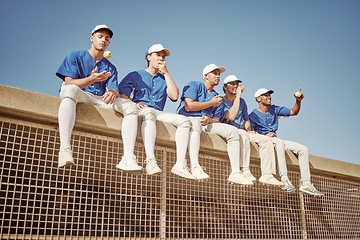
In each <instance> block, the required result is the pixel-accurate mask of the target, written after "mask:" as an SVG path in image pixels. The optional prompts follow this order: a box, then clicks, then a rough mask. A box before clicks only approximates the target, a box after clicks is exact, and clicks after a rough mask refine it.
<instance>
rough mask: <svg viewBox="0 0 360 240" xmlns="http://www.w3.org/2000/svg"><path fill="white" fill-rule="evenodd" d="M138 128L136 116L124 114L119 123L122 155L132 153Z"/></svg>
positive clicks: (130, 154)
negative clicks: (122, 148) (122, 147)
mask: <svg viewBox="0 0 360 240" xmlns="http://www.w3.org/2000/svg"><path fill="white" fill-rule="evenodd" d="M137 128H138V116H137V115H135V114H131V115H126V116H124V119H123V122H122V125H121V133H122V134H121V138H122V140H123V146H124V156H132V155H134V149H135V142H136V134H137Z"/></svg>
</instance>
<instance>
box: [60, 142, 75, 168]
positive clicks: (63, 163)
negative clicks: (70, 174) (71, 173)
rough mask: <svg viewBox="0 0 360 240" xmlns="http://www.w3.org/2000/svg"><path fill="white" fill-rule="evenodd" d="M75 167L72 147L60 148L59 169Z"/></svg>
mask: <svg viewBox="0 0 360 240" xmlns="http://www.w3.org/2000/svg"><path fill="white" fill-rule="evenodd" d="M72 165H75V162H74V158H73V157H72V151H71V148H70V147H66V148H60V152H59V160H58V167H67V166H72Z"/></svg>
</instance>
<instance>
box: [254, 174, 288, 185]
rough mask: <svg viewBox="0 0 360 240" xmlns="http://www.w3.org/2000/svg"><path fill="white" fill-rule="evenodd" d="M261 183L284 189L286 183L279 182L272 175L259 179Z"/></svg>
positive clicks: (265, 175)
mask: <svg viewBox="0 0 360 240" xmlns="http://www.w3.org/2000/svg"><path fill="white" fill-rule="evenodd" d="M259 182H260V183H262V184H263V185H268V186H274V187H283V186H285V184H284V183H282V182H280V181H279V180H277V179H276V178H275V177H274V176H273V175H272V174H264V175H262V176H261V177H260V178H259Z"/></svg>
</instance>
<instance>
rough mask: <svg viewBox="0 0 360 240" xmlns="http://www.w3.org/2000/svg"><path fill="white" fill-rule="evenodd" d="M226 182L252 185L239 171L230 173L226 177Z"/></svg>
mask: <svg viewBox="0 0 360 240" xmlns="http://www.w3.org/2000/svg"><path fill="white" fill-rule="evenodd" d="M228 182H229V183H231V184H239V185H244V186H252V185H254V183H253V182H252V181H250V180H249V179H247V178H246V177H245V176H244V175H243V174H242V173H241V172H237V173H232V174H230V176H229V178H228Z"/></svg>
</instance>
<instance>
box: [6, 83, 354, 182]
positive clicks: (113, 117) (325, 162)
mask: <svg viewBox="0 0 360 240" xmlns="http://www.w3.org/2000/svg"><path fill="white" fill-rule="evenodd" d="M0 103H1V104H0V114H1V115H2V116H8V117H11V118H17V119H21V120H29V121H35V120H36V122H40V123H45V124H51V125H53V124H54V125H57V116H58V108H59V104H60V98H58V97H53V96H48V95H45V94H40V93H35V92H31V91H27V90H23V89H18V88H14V87H9V86H5V85H1V84H0ZM122 119H123V118H122V115H121V114H119V113H116V112H114V111H112V110H108V109H103V108H99V107H94V106H90V105H88V104H81V103H80V104H78V106H77V117H76V123H75V128H79V129H83V130H86V131H92V132H97V133H100V132H101V134H103V135H104V134H105V135H110V136H117V137H120V132H121V124H122ZM175 130H176V129H175V127H174V126H172V125H171V124H168V123H163V122H159V121H158V122H157V138H156V144H157V145H158V146H173V147H174V146H175V143H174V141H175ZM137 140H138V141H142V140H141V135H140V124H139V128H138V139H137ZM200 151H201V152H206V154H211V155H218V156H221V157H222V158H224V160H225V159H226V160H227V152H226V151H227V148H226V142H225V141H224V139H222V138H221V137H219V136H217V135H216V134H209V133H204V132H203V133H202V134H201V150H200ZM286 157H287V161H288V165H289V167H291V166H293V167H298V160H297V158H296V156H295V155H294V154H293V153H291V152H289V151H288V152H287V154H286ZM251 158H252V159H254V160H255V161H256V162H257V163H256V164H258V161H259V154H258V146H257V145H255V144H252V146H251ZM252 163H254V162H252ZM310 165H311V171H313V170H316V171H321V172H327V173H328V174H332V173H334V174H340V175H343V176H349V177H356V178H359V179H360V174H359V173H360V165H357V164H352V163H346V162H342V161H337V160H333V159H328V158H323V157H319V156H315V155H311V156H310Z"/></svg>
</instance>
